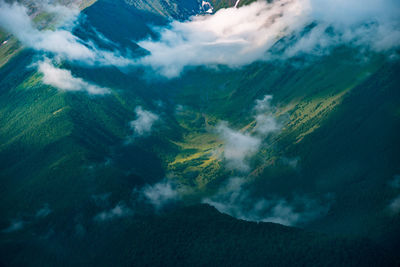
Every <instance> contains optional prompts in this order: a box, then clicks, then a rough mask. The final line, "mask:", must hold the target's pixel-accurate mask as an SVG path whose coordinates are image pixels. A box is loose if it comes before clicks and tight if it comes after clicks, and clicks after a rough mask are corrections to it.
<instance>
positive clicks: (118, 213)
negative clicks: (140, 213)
mask: <svg viewBox="0 0 400 267" xmlns="http://www.w3.org/2000/svg"><path fill="white" fill-rule="evenodd" d="M132 214H133V211H132V210H131V209H130V208H129V207H127V206H126V205H125V203H124V202H120V203H118V204H117V205H116V206H115V207H114V208H112V209H110V210H106V211H103V212H100V213H99V214H97V215H96V216H95V218H94V219H95V220H96V221H109V220H112V219H117V218H122V217H127V216H130V215H132Z"/></svg>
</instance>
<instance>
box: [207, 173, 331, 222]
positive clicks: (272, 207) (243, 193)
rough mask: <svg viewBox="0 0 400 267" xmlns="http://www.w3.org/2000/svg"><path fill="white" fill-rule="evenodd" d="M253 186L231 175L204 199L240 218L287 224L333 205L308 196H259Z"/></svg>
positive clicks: (303, 220)
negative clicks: (222, 184) (252, 189)
mask: <svg viewBox="0 0 400 267" xmlns="http://www.w3.org/2000/svg"><path fill="white" fill-rule="evenodd" d="M250 187H251V184H250V183H249V182H247V181H246V179H245V178H241V177H235V178H231V179H229V180H228V182H227V183H226V184H225V185H224V186H222V187H221V188H220V189H219V191H218V192H217V193H216V194H215V195H213V196H212V197H210V198H206V199H204V200H203V203H207V204H210V205H212V206H214V207H215V208H216V209H217V210H219V211H220V212H222V213H226V214H229V215H231V216H233V217H235V218H238V219H242V220H248V221H260V222H274V223H280V224H283V225H287V226H293V225H298V224H301V223H306V222H308V221H311V220H313V219H316V218H317V217H319V216H322V215H323V214H325V213H326V212H327V211H328V208H329V205H328V204H326V205H323V204H322V203H320V202H319V201H317V200H314V199H311V198H309V197H305V196H297V197H294V198H293V199H291V200H289V199H285V198H279V197H276V196H270V197H257V196H254V195H253V193H252V192H251V188H250Z"/></svg>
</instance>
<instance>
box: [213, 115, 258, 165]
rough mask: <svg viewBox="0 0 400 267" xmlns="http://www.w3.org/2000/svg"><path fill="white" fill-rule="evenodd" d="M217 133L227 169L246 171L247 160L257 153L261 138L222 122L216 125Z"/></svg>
mask: <svg viewBox="0 0 400 267" xmlns="http://www.w3.org/2000/svg"><path fill="white" fill-rule="evenodd" d="M217 133H218V134H219V137H220V138H221V139H222V140H223V142H224V152H223V156H224V159H225V160H226V167H227V168H228V169H235V170H240V171H248V170H249V165H248V160H249V158H250V157H251V156H253V155H254V154H255V153H257V151H258V149H259V147H260V145H261V140H260V139H259V138H257V137H254V136H251V135H250V134H249V133H242V132H240V131H235V130H233V129H231V128H229V127H228V125H227V123H225V122H223V123H220V124H219V125H218V126H217Z"/></svg>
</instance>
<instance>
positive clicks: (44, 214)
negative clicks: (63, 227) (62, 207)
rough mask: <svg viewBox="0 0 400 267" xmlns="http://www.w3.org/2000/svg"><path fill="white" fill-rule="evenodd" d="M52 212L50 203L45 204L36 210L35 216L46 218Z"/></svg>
mask: <svg viewBox="0 0 400 267" xmlns="http://www.w3.org/2000/svg"><path fill="white" fill-rule="evenodd" d="M51 212H52V210H51V209H50V206H49V204H44V205H43V207H42V208H41V209H39V210H38V211H37V212H36V215H35V217H36V218H44V217H47V215H49V214H50V213H51Z"/></svg>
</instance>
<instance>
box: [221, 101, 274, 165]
mask: <svg viewBox="0 0 400 267" xmlns="http://www.w3.org/2000/svg"><path fill="white" fill-rule="evenodd" d="M271 100H272V96H271V95H265V96H264V97H263V98H262V99H259V100H256V103H255V106H254V108H253V112H254V114H255V115H254V119H255V122H256V124H255V127H254V133H251V132H250V131H249V130H248V129H247V130H246V131H239V130H234V129H232V128H230V127H229V126H228V124H227V123H226V122H221V123H219V124H218V125H217V128H216V132H217V134H218V136H219V138H220V139H221V140H222V142H223V158H224V160H225V161H226V167H227V168H228V169H232V170H238V171H242V172H246V171H249V169H250V165H249V161H250V159H251V157H252V156H254V155H255V154H256V153H257V152H258V151H259V150H260V147H261V145H262V142H263V140H264V138H265V137H267V136H268V135H269V134H272V133H276V132H278V131H279V130H280V129H281V125H280V123H279V122H278V121H277V119H276V118H275V117H274V116H273V108H272V106H271V103H270V102H271Z"/></svg>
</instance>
